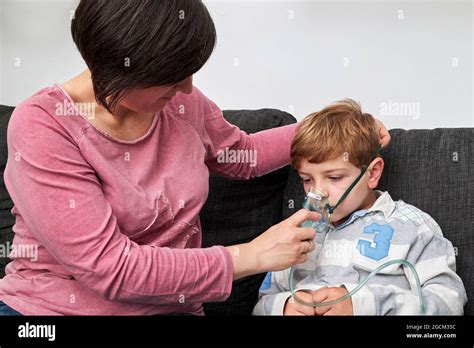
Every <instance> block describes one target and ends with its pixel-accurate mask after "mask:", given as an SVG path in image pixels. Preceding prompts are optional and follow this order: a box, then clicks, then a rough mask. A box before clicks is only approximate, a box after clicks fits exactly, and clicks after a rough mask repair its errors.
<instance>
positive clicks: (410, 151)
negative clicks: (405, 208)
mask: <svg viewBox="0 0 474 348" xmlns="http://www.w3.org/2000/svg"><path fill="white" fill-rule="evenodd" d="M390 134H391V135H392V142H391V144H390V146H389V147H388V148H387V149H386V150H384V151H383V152H382V155H383V158H384V160H385V169H384V173H383V176H382V179H381V181H380V185H379V189H380V190H383V191H388V192H389V193H390V195H391V196H392V198H393V199H394V200H398V199H401V200H403V201H405V202H407V203H409V204H412V205H414V206H416V207H418V208H420V209H421V210H423V211H425V212H426V213H428V214H429V215H431V216H432V217H433V218H434V219H435V220H436V221H437V223H438V224H439V225H440V227H441V229H442V230H443V234H444V236H445V237H446V238H448V239H449V240H450V241H451V242H452V243H453V246H454V247H455V251H457V259H456V264H457V273H458V274H459V275H460V276H461V278H462V279H463V281H464V285H465V287H466V291H467V296H468V298H470V297H471V296H472V295H473V294H474V253H473V250H474V200H473V198H474V197H473V192H474V128H461V129H460V128H449V129H434V130H402V129H394V130H392V131H390ZM303 199H304V192H303V188H302V185H301V183H300V180H299V177H298V175H297V174H296V172H295V171H294V170H293V169H292V170H290V174H289V180H288V186H287V188H286V190H285V198H284V203H283V217H284V218H286V217H288V216H290V215H292V214H293V213H294V212H295V211H296V210H298V209H299V208H300V207H301V204H302V202H303ZM465 314H467V315H473V314H474V300H473V301H471V300H469V301H468V303H467V305H466V307H465Z"/></svg>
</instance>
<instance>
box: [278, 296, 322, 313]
mask: <svg viewBox="0 0 474 348" xmlns="http://www.w3.org/2000/svg"><path fill="white" fill-rule="evenodd" d="M296 296H298V298H299V299H301V300H303V301H306V302H312V301H313V293H312V292H306V291H297V292H296ZM283 315H316V313H315V312H314V307H310V306H305V305H302V304H301V303H298V302H296V301H295V300H294V299H293V297H290V298H289V299H288V300H287V301H286V304H285V308H284V309H283Z"/></svg>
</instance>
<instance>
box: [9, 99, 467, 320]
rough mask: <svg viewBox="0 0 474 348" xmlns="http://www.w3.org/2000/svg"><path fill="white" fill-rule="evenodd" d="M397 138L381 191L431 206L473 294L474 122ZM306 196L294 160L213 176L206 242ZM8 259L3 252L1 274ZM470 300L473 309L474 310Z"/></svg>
mask: <svg viewBox="0 0 474 348" xmlns="http://www.w3.org/2000/svg"><path fill="white" fill-rule="evenodd" d="M12 110H13V108H9V107H4V106H0V175H1V176H0V178H1V180H0V243H2V244H4V243H6V242H9V241H10V242H11V240H12V237H13V234H12V231H11V227H12V226H13V224H14V219H13V217H12V216H11V214H10V210H11V208H12V206H13V202H12V201H11V199H10V197H9V195H8V192H7V191H6V190H5V187H4V183H3V171H4V168H5V163H6V158H7V146H6V127H7V124H8V119H9V117H10V114H11V112H12ZM224 115H225V117H226V118H227V119H228V120H229V122H231V123H233V124H236V125H237V126H239V127H240V128H241V129H243V130H245V131H247V132H248V133H253V132H257V131H260V130H264V129H268V128H274V127H279V126H282V125H286V124H291V123H294V122H296V120H295V119H294V117H293V116H291V115H290V114H288V113H284V112H281V111H278V110H270V109H265V110H256V111H245V110H240V111H225V112H224ZM391 135H392V144H391V145H390V147H389V148H388V149H386V150H384V151H383V157H384V158H385V171H384V175H383V177H382V180H381V183H380V187H379V189H381V190H387V191H389V192H390V194H391V195H392V197H393V198H394V199H403V200H404V201H406V202H408V203H410V204H413V205H415V206H417V207H419V208H420V209H422V210H424V211H426V212H427V213H429V214H430V215H431V216H432V217H433V218H434V219H435V220H436V221H437V222H438V223H439V225H440V226H441V228H442V230H443V233H444V235H445V236H446V237H447V238H449V239H450V240H451V241H452V243H453V245H454V246H455V247H456V248H457V251H458V256H457V270H458V273H459V275H460V276H461V278H462V279H463V281H464V284H465V286H466V290H467V293H468V297H469V298H470V297H471V295H472V294H474V271H473V266H474V254H473V252H472V251H473V249H474V201H473V191H474V144H473V142H474V128H467V129H435V130H401V129H395V130H392V131H391ZM303 198H304V193H303V189H302V187H301V184H300V182H299V178H298V176H297V175H296V173H295V172H294V170H292V169H290V168H289V167H287V168H283V169H280V170H278V171H276V172H274V173H271V174H268V175H266V176H264V177H261V178H256V179H254V180H250V181H236V180H228V179H223V178H220V177H216V176H211V179H210V194H209V199H208V201H207V203H206V206H205V207H204V209H203V211H202V213H201V219H202V226H203V246H211V245H216V244H218V245H232V244H237V243H243V242H247V241H250V240H252V239H253V238H255V237H256V236H257V235H259V234H260V233H261V232H263V231H265V230H266V229H267V228H268V227H270V226H272V225H273V224H275V223H277V222H279V221H281V220H282V219H284V218H286V217H288V216H290V215H291V214H293V213H294V212H296V211H297V210H298V209H299V208H300V207H301V204H302V201H303ZM7 262H8V260H7V259H6V258H3V259H0V277H2V276H3V268H4V266H5V264H6V263H7ZM263 277H264V275H263V274H262V275H257V276H251V277H247V278H244V279H240V280H238V281H236V282H235V283H234V286H233V291H232V294H231V296H230V298H229V299H228V300H227V301H226V302H222V303H207V304H205V306H204V308H205V311H206V314H208V315H249V314H250V313H251V311H252V308H253V306H254V304H255V302H256V300H257V294H258V288H259V287H260V283H261V282H262V280H263ZM473 303H474V301H471V300H470V301H469V302H468V304H467V306H466V308H465V314H467V315H472V314H473V313H474V304H473Z"/></svg>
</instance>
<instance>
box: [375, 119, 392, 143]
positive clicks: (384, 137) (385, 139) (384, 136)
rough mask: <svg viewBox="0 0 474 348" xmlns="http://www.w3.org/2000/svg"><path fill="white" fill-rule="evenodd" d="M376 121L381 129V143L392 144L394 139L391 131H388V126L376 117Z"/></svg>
mask: <svg viewBox="0 0 474 348" xmlns="http://www.w3.org/2000/svg"><path fill="white" fill-rule="evenodd" d="M375 123H376V125H377V129H378V131H379V136H380V145H381V146H382V147H387V146H388V144H390V140H391V139H392V137H391V136H390V133H389V132H388V130H387V128H385V126H384V124H383V123H382V121H380V120H377V119H375Z"/></svg>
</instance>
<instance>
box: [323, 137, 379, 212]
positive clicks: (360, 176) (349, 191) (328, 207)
mask: <svg viewBox="0 0 474 348" xmlns="http://www.w3.org/2000/svg"><path fill="white" fill-rule="evenodd" d="M381 152H382V147H381V146H378V147H377V150H376V155H375V157H374V159H375V158H377V157H379V156H381ZM371 162H372V161H371ZM367 169H369V166H362V170H361V173H360V175H359V176H358V177H357V179H355V180H354V182H353V183H352V184H351V186H349V188H348V189H347V190H346V192H344V194H343V195H342V197H341V198H340V199H339V201H337V203H336V205H335V206H334V207H331V205H330V204H329V203H327V204H326V209H327V211H328V213H329V214H330V215H332V214H333V213H334V210H336V208H337V207H338V206H339V205H340V204H341V203H342V202H343V201H344V200H345V199H346V197H347V196H348V195H349V193H351V191H352V189H353V188H354V187H355V186H356V185H357V184H358V183H359V181H360V179H362V177H363V176H364V175H365V173H366V172H367Z"/></svg>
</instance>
